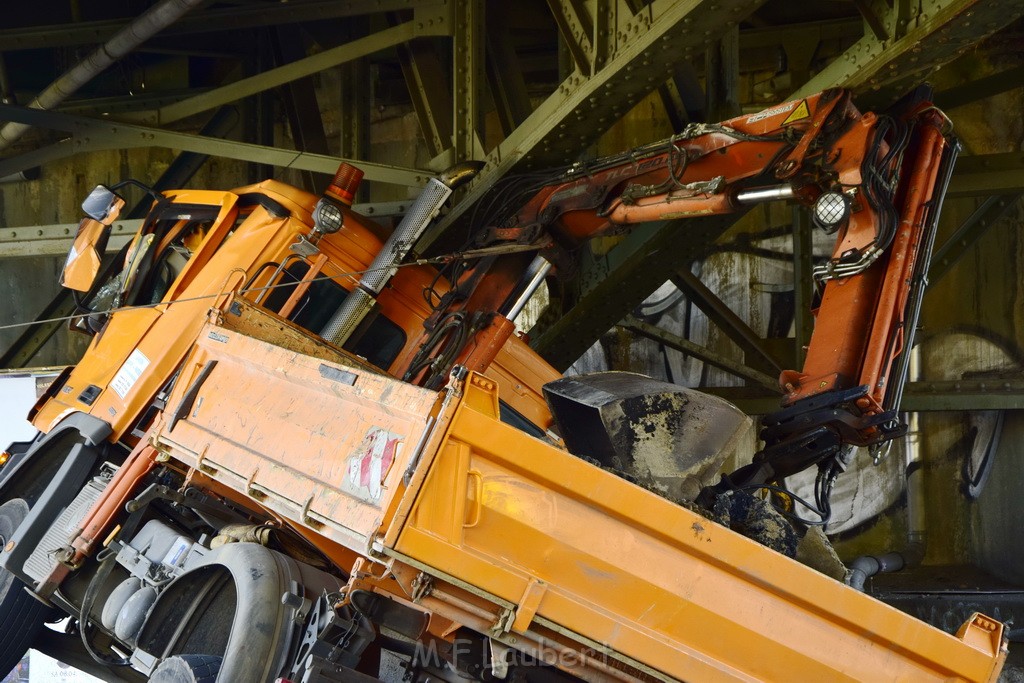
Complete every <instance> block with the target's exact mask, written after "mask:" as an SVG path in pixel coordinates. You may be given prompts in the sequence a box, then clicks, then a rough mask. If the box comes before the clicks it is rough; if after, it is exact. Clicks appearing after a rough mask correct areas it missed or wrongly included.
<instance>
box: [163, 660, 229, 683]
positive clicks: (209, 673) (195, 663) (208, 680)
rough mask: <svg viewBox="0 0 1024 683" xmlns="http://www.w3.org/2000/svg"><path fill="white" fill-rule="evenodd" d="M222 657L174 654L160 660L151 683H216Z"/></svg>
mask: <svg viewBox="0 0 1024 683" xmlns="http://www.w3.org/2000/svg"><path fill="white" fill-rule="evenodd" d="M220 663H221V658H220V657H218V656H216V655H174V656H173V657H168V658H167V659H165V660H164V661H162V662H160V664H158V665H157V667H156V668H155V669H153V674H152V675H151V676H150V677H149V680H150V683H214V682H215V681H216V680H217V673H218V672H219V671H220Z"/></svg>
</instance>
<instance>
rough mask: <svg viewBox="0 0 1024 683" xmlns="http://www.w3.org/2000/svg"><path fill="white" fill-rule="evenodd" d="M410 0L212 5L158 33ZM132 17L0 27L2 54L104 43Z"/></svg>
mask: <svg viewBox="0 0 1024 683" xmlns="http://www.w3.org/2000/svg"><path fill="white" fill-rule="evenodd" d="M409 6H410V0H374V1H373V2H372V3H368V2H339V0H291V2H287V3H284V2H282V3H258V4H255V5H250V6H241V7H230V8H225V9H211V10H206V11H204V12H197V13H195V14H193V15H192V16H186V17H184V18H182V19H180V20H178V21H177V22H175V23H174V24H173V25H172V26H169V27H167V28H166V29H164V30H163V31H161V32H160V36H161V37H164V36H182V35H192V34H197V33H212V32H217V31H240V30H245V29H253V28H262V27H264V26H279V25H281V24H290V23H300V22H307V21H324V20H327V19H341V18H345V17H354V16H360V15H365V14H373V13H377V12H389V11H395V10H400V9H408V8H409ZM128 21H129V20H128V19H125V20H111V21H87V22H75V23H72V24H51V25H49V26H32V27H30V28H16V29H0V52H3V51H10V50H34V49H39V48H55V47H70V46H74V45H90V44H95V43H103V42H105V41H106V40H107V39H109V38H110V37H111V36H113V35H114V34H115V33H117V32H118V31H119V30H120V29H122V28H124V26H125V25H126V24H128Z"/></svg>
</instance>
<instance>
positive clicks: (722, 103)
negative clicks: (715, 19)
mask: <svg viewBox="0 0 1024 683" xmlns="http://www.w3.org/2000/svg"><path fill="white" fill-rule="evenodd" d="M739 81H740V42H739V27H737V26H732V27H731V28H729V29H726V31H725V33H724V34H723V35H722V37H721V38H720V39H719V40H716V41H713V42H712V43H711V45H709V46H708V49H707V53H706V58H705V62H704V82H705V83H706V86H705V96H706V98H707V107H706V109H707V115H708V118H709V119H710V120H712V121H725V120H727V119H731V118H732V117H734V116H739V115H740V97H739V92H738V88H739Z"/></svg>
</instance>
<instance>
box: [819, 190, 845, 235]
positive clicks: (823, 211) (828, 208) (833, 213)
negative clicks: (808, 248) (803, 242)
mask: <svg viewBox="0 0 1024 683" xmlns="http://www.w3.org/2000/svg"><path fill="white" fill-rule="evenodd" d="M849 214H850V200H849V199H847V197H846V195H844V194H842V193H841V192H826V193H825V194H823V195H821V196H820V197H818V201H816V202H814V224H815V225H817V226H818V227H819V228H821V229H822V230H824V231H825V232H827V233H830V234H831V233H833V232H835V231H836V230H838V229H839V226H841V225H842V224H843V223H844V222H845V221H846V218H847V216H849Z"/></svg>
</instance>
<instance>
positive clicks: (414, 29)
mask: <svg viewBox="0 0 1024 683" xmlns="http://www.w3.org/2000/svg"><path fill="white" fill-rule="evenodd" d="M451 24H452V17H451V11H450V6H449V5H448V4H446V3H443V2H433V1H432V2H423V3H420V4H417V5H416V7H415V15H414V17H413V19H412V20H410V21H407V22H404V23H402V24H399V25H397V26H392V27H390V28H386V29H384V30H382V31H378V32H377V33H373V34H371V35H368V36H365V37H362V38H357V39H356V40H352V41H350V42H347V43H344V44H343V45H339V46H337V47H334V48H331V49H329V50H324V51H323V52H318V53H316V54H314V55H311V56H309V57H305V58H303V59H299V60H297V61H294V62H291V63H289V64H285V65H284V66H280V67H277V68H275V69H270V70H268V71H263V72H261V73H259V74H256V75H255V76H251V77H249V78H243V79H240V80H238V81H235V82H234V83H230V84H228V85H225V86H221V87H219V88H214V89H213V90H209V91H207V92H204V93H202V94H199V95H196V96H194V97H190V98H188V99H185V100H182V101H181V102H175V103H174V104H169V105H167V106H165V107H161V108H160V109H158V110H156V111H155V112H142V113H139V114H138V115H134V114H133V115H131V120H133V121H141V122H145V123H155V124H158V125H165V124H168V123H172V122H174V121H180V120H181V119H184V118H187V117H189V116H192V115H193V114H198V113H200V112H204V111H206V110H208V109H213V108H214V107H219V106H220V105H223V104H230V103H231V102H236V101H238V100H240V99H242V98H245V97H249V96H250V95H255V94H257V93H260V92H263V91H265V90H269V89H271V88H274V87H277V86H279V85H284V84H285V83H289V82H291V81H295V80H297V79H300V78H303V77H306V76H312V75H313V74H315V73H318V72H320V71H323V70H325V69H329V68H332V67H335V66H338V65H339V64H344V63H346V62H351V61H352V60H355V59H359V58H360V57H365V56H367V55H371V54H373V53H375V52H380V51H381V50H385V49H387V48H393V47H395V46H396V45H400V44H402V43H406V42H408V41H410V40H412V39H414V38H419V37H424V36H446V35H450V33H451Z"/></svg>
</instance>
